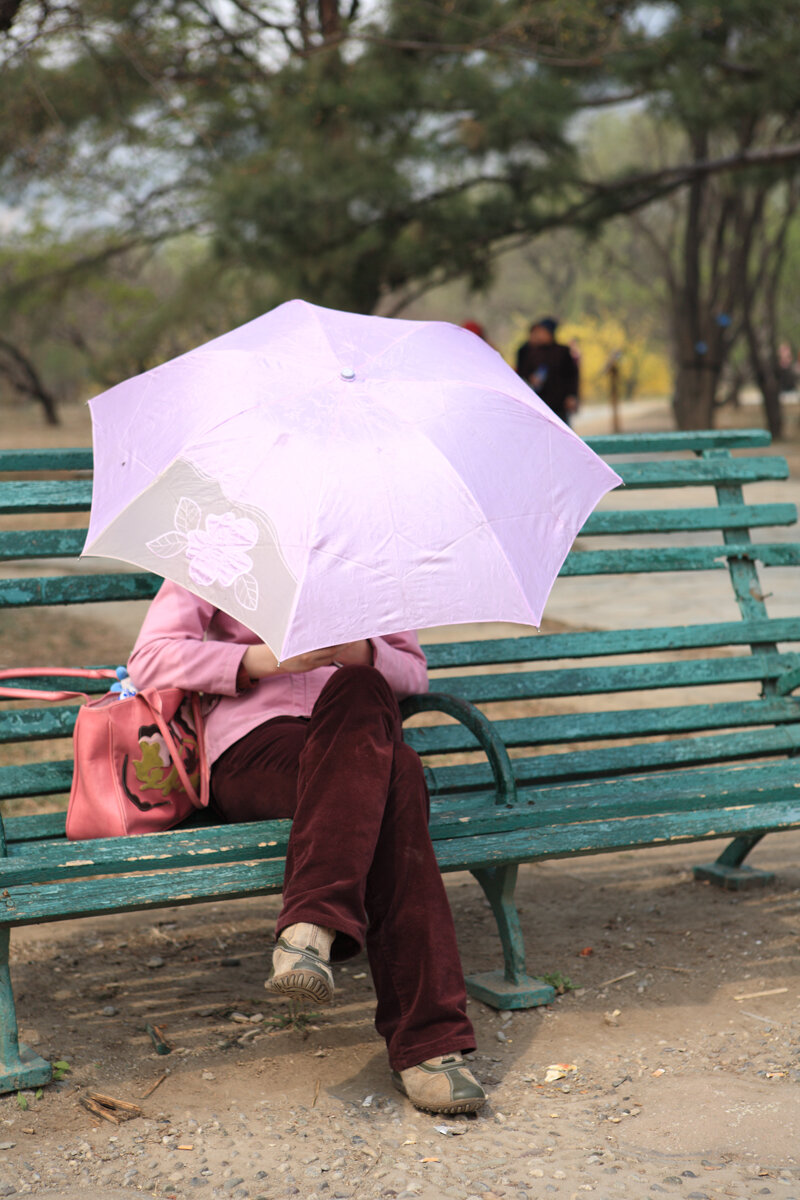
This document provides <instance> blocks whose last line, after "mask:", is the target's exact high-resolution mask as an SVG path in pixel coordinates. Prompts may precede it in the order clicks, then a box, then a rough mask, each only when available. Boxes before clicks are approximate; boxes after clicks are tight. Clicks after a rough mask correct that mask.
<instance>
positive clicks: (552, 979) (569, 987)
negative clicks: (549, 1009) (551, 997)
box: [542, 971, 578, 996]
mask: <svg viewBox="0 0 800 1200" xmlns="http://www.w3.org/2000/svg"><path fill="white" fill-rule="evenodd" d="M542 979H543V980H544V982H545V983H549V984H550V987H552V988H555V990H556V995H557V996H563V995H564V994H565V993H566V992H574V991H577V988H578V985H577V983H573V982H572V980H571V979H570V978H569V976H568V975H563V974H562V973H561V971H552V972H551V973H550V974H549V975H542Z"/></svg>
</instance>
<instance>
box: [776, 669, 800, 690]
mask: <svg viewBox="0 0 800 1200" xmlns="http://www.w3.org/2000/svg"><path fill="white" fill-rule="evenodd" d="M798 687H800V667H793V668H792V669H791V670H789V671H784V672H783V674H782V675H779V676H778V680H777V683H776V685H775V691H776V692H777V693H778V695H779V696H788V695H789V693H790V692H793V691H794V690H795V688H798Z"/></svg>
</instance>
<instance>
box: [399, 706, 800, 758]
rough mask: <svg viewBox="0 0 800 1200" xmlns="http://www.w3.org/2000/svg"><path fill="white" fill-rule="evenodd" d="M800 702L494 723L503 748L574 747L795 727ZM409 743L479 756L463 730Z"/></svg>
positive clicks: (438, 730)
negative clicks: (660, 736) (749, 728)
mask: <svg viewBox="0 0 800 1200" xmlns="http://www.w3.org/2000/svg"><path fill="white" fill-rule="evenodd" d="M799 719H800V700H796V699H792V698H788V697H787V698H783V697H774V696H767V697H763V698H762V699H759V700H740V701H735V702H727V703H724V704H690V705H673V706H669V707H665V708H632V709H623V710H620V709H604V710H603V711H602V712H577V713H558V714H556V715H543V716H538V717H517V718H515V719H511V720H506V721H504V720H497V719H496V720H494V721H492V728H493V729H494V730H495V732H496V733H497V735H498V737H499V738H500V739H501V741H502V742H503V743H504V745H506V746H508V747H510V748H512V749H517V748H520V747H523V746H557V745H572V744H573V743H578V742H593V741H602V740H604V739H609V740H610V739H614V738H631V737H648V736H650V735H653V734H664V735H666V734H670V733H692V732H700V731H702V730H708V729H736V728H740V727H747V726H753V725H771V724H773V723H775V724H782V723H795V722H797V721H798V720H799ZM405 740H406V741H407V742H408V744H409V745H410V746H413V748H414V749H415V750H416V751H417V753H418V754H422V755H435V754H453V753H457V752H458V751H462V750H475V749H477V745H476V742H475V739H474V738H473V736H472V734H471V733H470V732H469V730H468V729H466V728H465V727H464V726H463V725H431V726H418V727H415V728H411V729H409V728H406V730H405Z"/></svg>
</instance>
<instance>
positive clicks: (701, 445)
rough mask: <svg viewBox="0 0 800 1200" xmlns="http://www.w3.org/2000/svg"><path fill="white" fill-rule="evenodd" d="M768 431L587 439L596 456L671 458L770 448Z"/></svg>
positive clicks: (675, 432)
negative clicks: (692, 452)
mask: <svg viewBox="0 0 800 1200" xmlns="http://www.w3.org/2000/svg"><path fill="white" fill-rule="evenodd" d="M771 441H772V438H771V436H770V434H769V433H768V431H767V430H766V429H699V430H670V431H668V432H666V433H606V434H596V435H595V436H594V437H589V438H586V442H587V445H589V446H591V447H592V449H593V450H594V452H595V454H600V455H603V454H668V453H671V452H673V451H676V450H710V449H729V450H735V449H736V448H737V447H742V448H745V449H746V448H749V447H756V446H769V445H770V443H771Z"/></svg>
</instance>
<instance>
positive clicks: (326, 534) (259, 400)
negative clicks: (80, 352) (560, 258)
mask: <svg viewBox="0 0 800 1200" xmlns="http://www.w3.org/2000/svg"><path fill="white" fill-rule="evenodd" d="M90 407H91V413H92V423H93V429H94V463H95V475H94V493H93V500H92V512H91V520H90V525H89V532H88V536H87V539H86V546H85V548H84V553H86V554H93V555H101V556H104V557H110V558H118V559H122V560H123V561H125V562H129V563H134V564H136V565H137V566H140V567H144V568H146V569H147V570H151V571H154V572H155V573H156V574H159V575H164V576H166V577H167V578H169V579H173V580H175V581H176V582H178V583H180V584H183V585H184V586H185V587H187V588H189V590H190V591H192V592H194V593H196V594H197V595H199V596H202V597H204V598H205V599H207V600H210V601H211V602H212V603H213V604H214V605H215V606H216V607H218V608H220V609H223V610H224V611H225V612H227V613H229V614H230V615H232V616H234V617H236V618H238V619H239V620H240V621H242V622H243V623H244V624H245V625H247V626H248V627H249V628H250V629H252V630H253V631H254V632H255V633H257V634H258V635H259V637H261V638H262V639H263V640H264V641H265V642H266V643H267V644H268V645H269V646H270V647H271V649H272V650H273V652H274V653H275V654H276V655H277V656H278V657H279V659H285V658H289V657H292V656H293V655H295V654H301V653H304V652H305V651H308V650H312V649H316V648H318V647H320V646H330V645H338V644H340V643H342V642H348V641H354V640H356V639H358V638H364V637H371V636H377V635H379V634H382V633H391V632H396V631H397V630H402V629H423V628H426V627H428V626H431V625H441V624H453V623H459V622H465V621H494V620H503V621H516V622H522V623H524V624H533V625H538V624H539V621H540V619H541V615H542V610H543V608H544V604H545V600H546V599H547V596H548V593H549V592H550V589H551V587H552V585H553V582H554V580H555V578H556V575H557V574H558V571H559V569H560V567H561V564H562V563H563V561H564V559H565V557H566V555H567V553H568V551H569V548H570V546H571V545H572V542H573V540H574V538H575V535H576V533H577V532H578V530H579V529H580V527H581V525H582V524H583V523H584V521H585V520H586V517H587V516H588V514H589V513H590V512H591V510H592V509H593V508H594V506H595V505H596V504H597V502H598V500H599V499H600V498H601V497H602V496H603V495H604V494H605V493H606V492H607V491H608V490H609V489H610V488H612V487H615V486H616V485H617V484H618V483H619V482H620V480H619V477H618V476H617V475H616V474H615V473H614V472H613V471H612V470H611V468H610V467H608V466H607V465H606V464H605V463H604V462H603V461H602V460H601V459H599V458H598V457H597V455H596V454H594V453H593V452H592V451H591V450H590V449H589V448H588V446H586V445H585V444H584V443H583V442H582V441H581V440H580V438H578V437H577V436H576V435H575V434H574V433H573V432H572V431H571V430H570V429H568V428H567V426H566V425H564V424H562V422H561V421H560V420H559V419H558V418H557V417H556V416H555V415H554V414H553V413H552V412H551V411H550V409H548V408H547V407H546V406H545V405H544V404H543V403H542V402H541V401H540V400H539V399H538V397H537V396H535V395H534V394H533V393H532V392H531V391H530V389H529V388H528V387H527V386H526V384H524V383H523V382H522V380H521V379H519V378H518V377H517V375H516V374H515V373H514V371H512V370H511V368H510V367H509V366H508V365H507V364H506V363H505V362H504V361H503V359H502V358H501V357H500V355H499V354H497V353H496V352H495V351H494V350H493V349H492V348H491V347H490V346H488V345H487V344H486V342H483V341H481V340H480V339H479V338H476V337H475V336H474V335H473V334H471V333H469V331H467V330H464V329H460V328H458V327H457V326H455V325H448V324H444V323H443V322H439V321H401V320H395V319H388V318H384V317H365V316H360V315H356V314H354V313H345V312H337V311H334V310H332V309H325V308H319V307H317V306H316V305H313V304H307V303H305V302H304V301H301V300H292V301H290V302H289V303H287V304H282V305H280V306H279V307H278V308H276V309H273V311H272V312H269V313H267V314H266V315H265V316H263V317H259V318H258V319H257V320H255V321H251V322H250V323H249V324H247V325H243V326H241V327H240V328H239V329H234V330H232V331H231V332H230V333H226V334H225V335H224V336H222V337H219V338H216V339H215V340H214V341H211V342H208V343H207V344H206V345H204V346H200V347H198V348H197V349H195V350H192V351H190V352H189V353H188V354H184V355H181V356H180V357H179V358H175V359H173V360H171V361H170V362H167V363H164V364H163V365H162V366H159V367H154V368H153V369H152V370H150V371H146V372H145V373H144V374H142V375H139V376H137V377H136V378H134V379H129V380H126V381H125V382H124V383H121V384H118V385H117V386H116V387H113V388H111V389H110V390H109V391H107V392H104V393H103V394H102V395H100V396H97V397H96V398H95V399H94V400H92V401H91V402H90Z"/></svg>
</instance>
